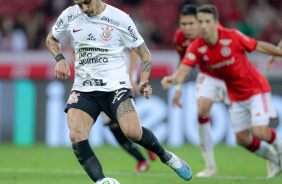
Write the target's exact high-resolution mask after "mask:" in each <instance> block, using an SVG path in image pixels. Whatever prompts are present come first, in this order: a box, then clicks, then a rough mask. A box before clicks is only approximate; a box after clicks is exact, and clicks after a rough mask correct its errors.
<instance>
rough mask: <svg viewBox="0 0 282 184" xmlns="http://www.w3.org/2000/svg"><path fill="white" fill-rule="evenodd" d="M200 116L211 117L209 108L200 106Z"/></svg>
mask: <svg viewBox="0 0 282 184" xmlns="http://www.w3.org/2000/svg"><path fill="white" fill-rule="evenodd" d="M198 118H209V109H206V108H204V107H201V108H198Z"/></svg>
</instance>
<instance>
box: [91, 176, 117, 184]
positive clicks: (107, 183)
mask: <svg viewBox="0 0 282 184" xmlns="http://www.w3.org/2000/svg"><path fill="white" fill-rule="evenodd" d="M95 184H120V182H118V181H117V180H116V179H114V178H108V177H107V178H103V179H100V180H98V181H97V182H96V183H95Z"/></svg>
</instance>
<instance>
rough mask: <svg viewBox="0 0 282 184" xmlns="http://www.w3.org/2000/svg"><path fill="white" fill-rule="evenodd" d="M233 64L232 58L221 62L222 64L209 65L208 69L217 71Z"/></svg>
mask: <svg viewBox="0 0 282 184" xmlns="http://www.w3.org/2000/svg"><path fill="white" fill-rule="evenodd" d="M234 62H235V58H234V57H232V58H231V59H228V60H225V61H222V62H220V63H216V64H214V65H210V67H211V68H212V69H218V68H221V67H224V66H228V65H232V64H233V63H234Z"/></svg>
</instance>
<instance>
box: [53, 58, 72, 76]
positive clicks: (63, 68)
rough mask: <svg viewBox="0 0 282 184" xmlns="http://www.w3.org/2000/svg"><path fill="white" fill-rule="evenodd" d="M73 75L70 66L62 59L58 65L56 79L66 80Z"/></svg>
mask: <svg viewBox="0 0 282 184" xmlns="http://www.w3.org/2000/svg"><path fill="white" fill-rule="evenodd" d="M70 75H71V72H70V68H69V65H68V64H67V61H66V60H65V59H62V60H61V61H59V62H58V63H57V64H56V67H55V77H56V78H57V79H60V80H65V79H67V78H68V77H69V76H70Z"/></svg>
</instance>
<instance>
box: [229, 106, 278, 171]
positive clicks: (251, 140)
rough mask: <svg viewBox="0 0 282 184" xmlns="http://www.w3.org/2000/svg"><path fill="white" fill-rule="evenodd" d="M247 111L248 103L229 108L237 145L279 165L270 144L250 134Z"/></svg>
mask: <svg viewBox="0 0 282 184" xmlns="http://www.w3.org/2000/svg"><path fill="white" fill-rule="evenodd" d="M249 110H250V102H249V101H244V102H232V104H231V105H230V107H229V114H230V120H231V124H232V129H233V131H234V133H235V135H236V142H237V144H238V145H240V146H243V147H245V148H246V149H247V150H249V151H251V152H253V153H255V154H256V155H258V156H260V157H262V158H265V159H267V160H269V161H271V162H273V163H275V164H279V160H278V157H277V151H276V150H275V149H274V148H273V147H272V146H271V145H270V144H268V143H267V142H265V141H261V140H259V139H257V138H256V137H254V136H253V135H252V134H251V133H250V129H251V128H252V123H251V121H252V117H251V113H250V111H249ZM273 173H277V167H276V168H275V170H273ZM272 175H273V174H272ZM274 175H275V174H274Z"/></svg>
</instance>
